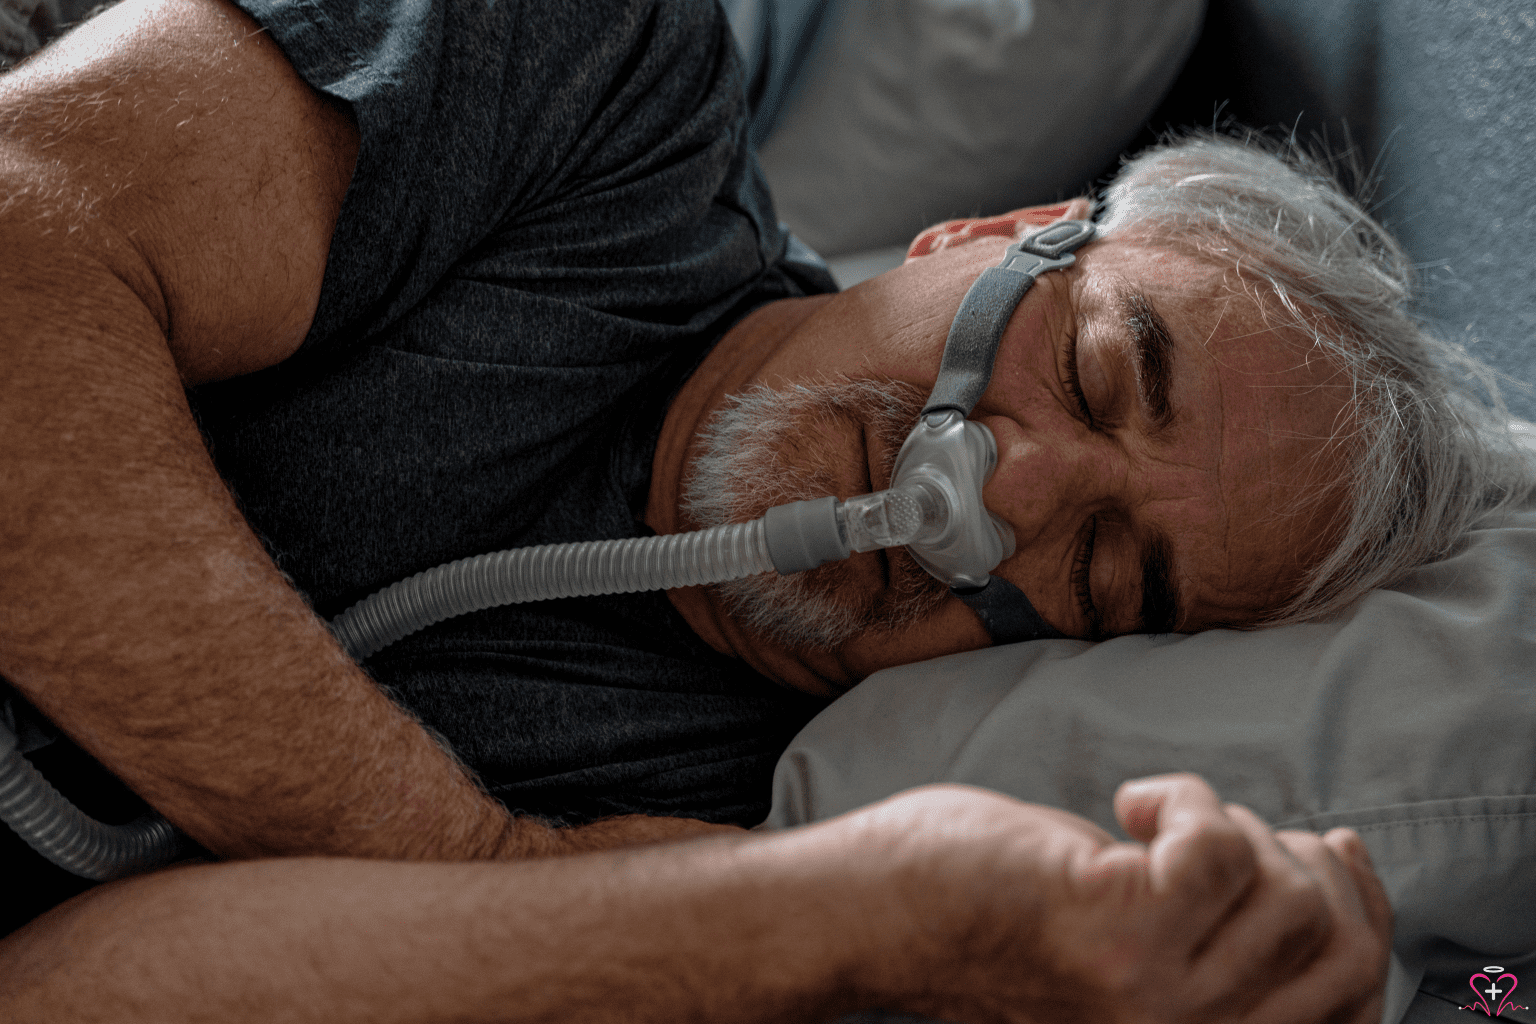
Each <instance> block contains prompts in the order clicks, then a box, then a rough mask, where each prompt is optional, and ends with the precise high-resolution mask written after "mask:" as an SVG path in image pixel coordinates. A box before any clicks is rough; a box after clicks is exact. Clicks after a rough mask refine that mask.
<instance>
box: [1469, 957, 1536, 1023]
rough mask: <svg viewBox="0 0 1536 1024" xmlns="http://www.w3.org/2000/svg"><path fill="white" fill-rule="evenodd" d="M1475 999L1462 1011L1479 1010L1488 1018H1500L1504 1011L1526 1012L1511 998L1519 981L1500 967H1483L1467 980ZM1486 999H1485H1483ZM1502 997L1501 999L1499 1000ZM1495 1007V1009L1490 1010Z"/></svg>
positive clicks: (1523, 1007) (1524, 1008) (1526, 1007)
mask: <svg viewBox="0 0 1536 1024" xmlns="http://www.w3.org/2000/svg"><path fill="white" fill-rule="evenodd" d="M1467 984H1468V985H1471V986H1472V992H1473V993H1474V995H1475V998H1474V999H1473V1000H1472V1002H1471V1003H1469V1004H1467V1005H1466V1006H1463V1007H1462V1009H1463V1010H1481V1011H1482V1012H1483V1013H1485V1014H1487V1015H1488V1016H1490V1017H1502V1016H1504V1011H1505V1010H1528V1009H1530V1007H1528V1006H1521V1005H1520V1004H1518V1003H1516V1002H1515V1001H1514V999H1513V998H1512V997H1513V996H1514V994H1515V987H1516V986H1518V985H1519V984H1520V979H1519V978H1517V977H1515V976H1514V975H1513V974H1511V973H1510V972H1508V971H1506V970H1505V969H1504V968H1502V967H1484V968H1483V969H1482V970H1481V971H1478V972H1477V973H1476V974H1474V975H1472V977H1470V978H1468V979H1467ZM1484 997H1486V998H1484ZM1500 997H1502V998H1500ZM1490 1007H1497V1009H1490Z"/></svg>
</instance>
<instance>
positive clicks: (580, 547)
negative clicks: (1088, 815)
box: [0, 410, 1013, 881]
mask: <svg viewBox="0 0 1536 1024" xmlns="http://www.w3.org/2000/svg"><path fill="white" fill-rule="evenodd" d="M996 461H997V448H996V443H995V442H994V440H993V438H992V434H991V432H990V431H988V430H987V429H986V428H985V427H984V426H982V425H980V424H978V423H975V422H973V421H970V420H966V419H965V418H964V416H963V415H961V414H959V413H957V412H954V411H952V410H951V411H942V412H938V413H932V414H928V415H925V416H923V417H922V418H921V419H920V421H919V424H918V426H917V427H915V428H914V429H913V432H912V434H911V435H910V436H909V437H908V439H907V442H906V443H905V444H904V445H903V446H902V449H901V451H900V452H899V453H898V455H897V459H896V463H895V467H894V470H893V481H894V486H892V487H891V488H889V489H888V490H884V491H877V492H875V493H873V494H861V495H858V496H857V497H853V498H849V499H848V500H847V501H841V502H840V501H838V500H837V499H836V498H833V497H825V498H818V499H815V500H813V501H796V502H791V503H789V504H785V505H776V506H774V507H773V508H770V509H769V510H768V511H767V512H766V513H765V514H764V515H763V516H762V518H760V519H755V520H753V521H752V522H749V523H733V524H730V525H726V526H716V527H711V528H710V529H707V530H699V531H696V532H693V533H680V534H670V535H668V536H664V537H633V538H629V539H626V540H606V541H587V542H583V543H575V544H544V545H539V546H537V547H526V548H513V549H510V550H507V551H495V552H491V553H489V554H485V555H478V556H476V557H473V558H462V559H459V560H458V561H456V562H449V563H447V564H445V565H439V566H437V567H435V568H432V569H428V570H426V571H424V572H419V573H417V574H416V575H415V576H411V577H409V578H407V579H404V580H401V581H400V582H398V583H395V584H392V585H390V586H388V587H385V588H384V589H383V590H380V591H377V592H376V593H374V594H372V595H370V596H369V597H366V598H364V599H363V600H361V601H359V602H358V603H357V604H354V605H353V606H352V607H350V608H348V609H347V610H346V611H344V612H342V613H341V614H340V615H338V616H337V617H336V618H335V619H334V620H332V622H331V630H332V632H333V633H334V634H335V636H336V638H337V640H338V641H340V643H341V644H342V646H343V647H345V648H346V650H347V652H348V653H349V654H350V655H352V657H354V658H356V659H357V660H359V661H361V660H363V659H364V658H367V657H368V656H369V655H371V654H374V653H376V652H378V651H380V650H382V649H383V648H385V647H387V646H389V645H390V644H392V643H394V642H395V641H397V640H399V639H401V638H402V637H405V636H408V635H410V634H411V633H414V632H416V631H417V630H420V629H424V628H426V627H427V626H430V625H432V624H433V623H436V622H441V621H442V620H444V619H448V618H452V617H454V616H457V615H464V614H467V613H469V612H475V611H481V610H483V609H486V608H494V607H497V606H500V605H506V604H520V603H523V602H528V601H546V600H551V599H554V598H562V597H589V596H593V595H597V594H623V593H630V592H633V591H638V590H670V589H672V588H674V587H692V586H700V585H703V584H709V583H723V582H726V581H728V580H735V579H742V578H743V577H746V576H752V575H756V574H758V573H764V572H769V571H777V572H779V573H780V574H783V575H788V574H790V573H795V572H802V571H804V570H806V569H812V568H815V567H816V566H818V565H821V564H823V563H824V562H830V561H837V560H839V559H843V558H847V557H848V556H849V555H851V554H853V553H854V552H861V551H874V550H876V549H879V548H890V547H901V546H906V547H908V549H909V550H910V551H911V552H912V554H913V556H914V557H915V558H916V559H917V560H918V562H919V563H920V564H922V565H923V567H924V568H926V569H928V571H929V572H931V573H933V574H934V575H935V576H937V577H939V578H940V579H943V580H945V582H947V583H950V584H951V585H955V584H956V583H957V582H958V583H961V584H970V583H972V581H973V580H975V579H978V578H979V579H980V580H981V581H983V582H984V581H985V579H986V573H987V571H988V570H990V569H991V568H992V567H993V566H995V565H996V564H997V563H998V561H1000V560H1001V559H1002V558H1004V557H1006V556H1007V555H1008V554H1011V553H1012V550H1013V534H1012V531H1011V530H1010V529H1009V528H1008V527H1007V524H1005V523H1003V522H1002V521H1001V520H997V519H996V518H995V517H991V516H989V515H988V513H987V512H986V509H985V507H984V506H983V504H982V501H981V487H982V484H983V483H985V481H986V479H987V477H989V476H990V475H991V472H992V468H993V467H994V466H995V465H996ZM989 523H990V527H989V526H988V524H989ZM0 820H3V821H4V822H5V823H6V824H7V825H9V826H10V827H11V828H12V829H13V830H15V831H16V833H17V834H18V835H20V836H21V838H22V839H23V840H24V841H25V842H26V843H27V845H29V846H31V847H32V848H33V849H34V850H36V851H37V852H38V853H40V854H42V855H43V856H45V857H47V858H48V859H49V860H51V861H53V862H54V863H55V864H57V865H59V866H60V867H62V868H64V869H65V870H66V871H70V872H73V873H74V874H76V875H80V876H82V877H85V878H90V879H95V880H97V881H105V880H107V879H111V878H121V877H123V876H125V875H132V874H137V873H139V872H141V871H148V870H150V869H152V868H156V867H160V866H161V865H164V864H169V863H171V862H173V861H175V860H177V859H178V858H180V857H181V856H183V855H184V854H185V852H186V851H187V850H188V849H189V848H190V846H189V844H188V843H187V841H186V840H185V839H184V838H183V837H182V836H181V834H180V833H178V832H177V831H176V830H175V828H174V827H173V826H172V825H171V824H170V823H169V822H167V821H166V820H165V819H164V818H161V817H160V816H159V815H157V814H154V813H150V814H148V815H145V816H143V817H141V818H139V819H138V820H136V821H134V822H131V823H129V824H127V825H121V826H112V825H103V824H102V823H101V822H99V821H96V820H94V819H92V818H90V817H87V816H86V815H85V814H84V813H83V812H81V811H80V810H79V809H78V808H76V807H75V806H74V805H73V804H71V803H70V802H69V801H68V800H67V799H65V798H64V797H63V796H62V795H60V794H59V792H58V791H57V790H55V789H54V788H53V787H52V786H50V785H49V784H48V782H47V781H46V780H45V779H44V778H43V777H42V775H41V774H39V773H38V771H37V769H35V768H33V767H32V764H31V762H29V761H27V760H26V758H25V757H23V756H22V754H21V752H20V750H18V749H17V740H16V734H15V733H14V732H13V731H11V730H10V729H9V728H8V727H6V725H5V724H4V723H3V722H0Z"/></svg>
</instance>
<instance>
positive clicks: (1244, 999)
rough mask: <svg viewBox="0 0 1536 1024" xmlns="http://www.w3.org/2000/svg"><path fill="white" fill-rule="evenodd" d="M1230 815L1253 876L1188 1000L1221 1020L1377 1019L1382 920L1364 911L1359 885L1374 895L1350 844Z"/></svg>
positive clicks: (1385, 933)
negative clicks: (1255, 864)
mask: <svg viewBox="0 0 1536 1024" xmlns="http://www.w3.org/2000/svg"><path fill="white" fill-rule="evenodd" d="M1228 813H1229V814H1230V815H1231V816H1232V818H1233V819H1234V820H1236V821H1238V822H1239V823H1240V824H1242V826H1243V827H1244V829H1245V830H1246V831H1247V832H1248V834H1249V837H1250V840H1251V841H1252V842H1253V845H1254V849H1255V851H1256V852H1257V855H1258V858H1259V862H1260V868H1261V875H1260V880H1259V884H1257V885H1256V886H1255V888H1254V890H1253V892H1252V894H1251V895H1250V897H1249V898H1248V899H1247V900H1245V901H1244V903H1243V905H1242V907H1241V908H1239V910H1238V912H1237V913H1236V914H1234V915H1233V917H1232V918H1231V919H1230V920H1229V921H1227V922H1224V923H1223V926H1222V928H1221V929H1220V931H1219V932H1218V934H1217V935H1216V936H1214V937H1213V941H1212V943H1211V945H1210V946H1209V947H1208V948H1207V950H1206V951H1205V955H1204V956H1203V957H1202V959H1201V961H1200V963H1199V966H1198V968H1197V970H1196V972H1194V975H1193V977H1192V980H1193V981H1194V982H1195V991H1197V992H1200V993H1201V994H1202V996H1203V997H1204V998H1205V999H1208V1000H1209V1002H1207V1003H1206V1005H1207V1006H1208V1007H1210V1008H1211V1010H1212V1012H1213V1013H1214V1014H1215V1015H1218V1016H1223V1017H1237V1016H1242V1015H1244V1014H1249V1013H1251V1014H1253V1015H1254V1019H1256V1020H1261V1021H1262V1020H1275V1021H1279V1020H1294V1021H1313V1020H1316V1021H1343V1020H1348V1021H1355V1020H1364V1019H1366V1017H1368V1015H1369V1008H1370V1007H1372V1006H1374V1007H1375V1009H1376V1011H1377V1012H1379V1010H1380V1001H1379V998H1378V997H1379V994H1380V988H1381V985H1382V983H1383V979H1384V977H1385V968H1386V955H1387V950H1388V948H1389V946H1390V942H1391V931H1390V918H1389V917H1387V918H1386V919H1385V920H1381V919H1380V915H1381V908H1380V907H1377V906H1373V905H1371V901H1370V896H1371V895H1372V894H1373V893H1374V892H1375V889H1377V888H1379V883H1375V882H1374V876H1371V875H1367V876H1366V877H1365V879H1364V881H1365V882H1367V883H1372V885H1373V886H1374V887H1373V888H1368V887H1367V886H1364V885H1362V884H1361V880H1360V879H1359V877H1358V876H1357V869H1356V868H1355V867H1354V865H1353V863H1352V862H1351V859H1350V851H1349V840H1350V839H1351V838H1352V837H1351V836H1349V835H1347V834H1344V833H1341V834H1338V835H1335V836H1333V838H1332V839H1331V840H1330V841H1326V842H1325V841H1324V839H1323V838H1322V837H1319V836H1317V835H1315V834H1313V833H1305V832H1278V833H1276V832H1271V831H1270V830H1269V828H1268V826H1266V825H1265V824H1264V823H1263V822H1262V821H1261V820H1260V819H1259V818H1258V817H1257V816H1256V815H1254V814H1253V813H1252V812H1250V811H1248V810H1247V809H1246V808H1241V807H1235V806H1234V807H1229V808H1228ZM1341 849H1342V851H1343V852H1342V853H1341ZM1362 863H1365V864H1367V866H1368V861H1367V862H1362ZM1381 897H1382V900H1383V901H1384V899H1385V896H1384V893H1383V894H1381ZM1387 914H1388V915H1389V914H1390V908H1388V909H1387Z"/></svg>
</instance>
